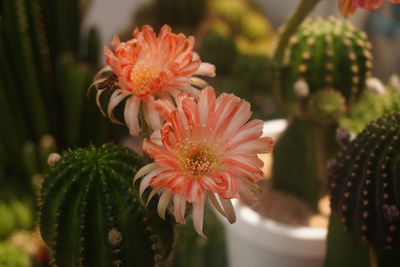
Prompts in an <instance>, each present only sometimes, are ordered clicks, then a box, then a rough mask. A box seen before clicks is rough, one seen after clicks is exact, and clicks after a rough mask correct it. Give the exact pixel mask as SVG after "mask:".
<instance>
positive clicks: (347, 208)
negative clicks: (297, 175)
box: [329, 113, 400, 248]
mask: <svg viewBox="0 0 400 267" xmlns="http://www.w3.org/2000/svg"><path fill="white" fill-rule="evenodd" d="M399 145H400V113H394V114H392V115H385V116H383V117H381V118H379V119H378V120H376V121H374V122H372V123H370V124H369V125H368V126H367V127H366V128H365V129H364V130H363V131H362V132H361V133H360V134H359V135H358V136H357V138H356V139H355V140H353V141H352V142H351V143H350V144H349V145H348V146H347V147H345V148H344V150H343V151H342V152H341V153H340V154H339V156H338V157H337V158H336V159H335V160H333V161H331V162H330V164H329V165H330V167H329V180H330V188H331V192H330V193H331V206H332V210H333V211H334V212H335V213H337V214H338V215H339V217H340V219H341V221H342V222H343V224H344V226H345V227H346V229H347V230H348V231H350V232H352V233H354V234H355V235H356V236H358V237H359V238H360V239H361V240H363V241H365V242H367V243H369V244H371V245H372V246H373V247H376V248H400V238H399V237H400V191H399V188H398V187H399V184H400V176H399V171H400V164H399V156H400V150H399Z"/></svg>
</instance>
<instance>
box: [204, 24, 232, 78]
mask: <svg viewBox="0 0 400 267" xmlns="http://www.w3.org/2000/svg"><path fill="white" fill-rule="evenodd" d="M199 52H200V55H201V58H202V60H203V61H206V62H212V64H214V65H215V67H216V69H217V71H218V73H221V74H224V73H225V74H226V73H228V72H229V71H230V69H231V68H232V66H234V62H235V60H236V57H237V55H238V51H237V47H236V45H235V43H234V41H233V39H232V36H231V29H230V27H229V25H228V24H227V23H226V22H225V21H223V20H218V19H217V20H215V21H213V22H212V23H211V25H210V27H209V28H208V30H207V32H206V33H205V35H204V36H203V39H202V42H201V47H200V51H199Z"/></svg>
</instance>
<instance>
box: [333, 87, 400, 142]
mask: <svg viewBox="0 0 400 267" xmlns="http://www.w3.org/2000/svg"><path fill="white" fill-rule="evenodd" d="M398 110H400V92H399V91H398V90H397V89H395V88H393V87H391V86H387V89H386V92H384V93H383V94H378V93H376V92H372V91H365V92H364V93H363V94H362V95H361V97H360V100H359V101H358V102H357V103H355V104H354V105H353V106H352V107H351V108H350V110H349V112H348V113H347V114H346V116H344V117H343V118H341V119H340V122H339V124H340V127H342V128H344V129H346V130H347V131H349V132H352V133H355V134H358V133H360V132H361V131H362V130H363V129H364V128H365V126H367V124H368V123H370V122H371V121H374V120H376V119H377V118H379V117H381V116H383V115H385V114H390V113H393V112H395V111H398Z"/></svg>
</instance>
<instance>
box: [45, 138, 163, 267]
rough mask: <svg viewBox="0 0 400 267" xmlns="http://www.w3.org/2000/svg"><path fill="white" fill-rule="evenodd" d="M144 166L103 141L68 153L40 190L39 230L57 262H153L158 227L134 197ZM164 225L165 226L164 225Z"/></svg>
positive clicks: (99, 263)
mask: <svg viewBox="0 0 400 267" xmlns="http://www.w3.org/2000/svg"><path fill="white" fill-rule="evenodd" d="M139 164H142V162H141V160H140V159H139V157H137V156H136V155H135V154H134V153H133V152H131V151H129V150H128V149H125V148H120V147H116V146H112V145H104V146H102V147H101V148H95V147H89V148H88V149H78V150H76V151H71V152H68V153H66V154H65V155H64V156H63V157H62V158H61V159H60V161H59V162H58V163H57V164H56V165H55V167H54V169H53V170H52V171H51V172H50V173H49V175H48V176H47V178H46V180H45V183H44V185H43V188H42V203H41V215H40V228H41V234H42V237H43V239H44V240H45V241H46V243H47V244H48V245H49V246H50V247H51V248H52V258H53V262H54V264H56V265H57V266H112V265H113V264H114V265H117V266H133V265H135V266H136V265H137V266H153V265H154V264H157V263H161V262H162V261H163V258H160V256H159V255H158V251H159V247H158V246H157V243H156V242H157V241H158V239H157V238H158V237H157V234H158V233H157V230H155V229H154V227H153V223H152V222H151V221H150V220H149V219H148V218H146V214H145V210H144V209H143V207H142V206H141V204H140V203H139V202H138V201H137V200H136V199H135V194H134V192H133V188H132V186H131V182H132V177H133V176H134V175H135V172H136V171H137V169H136V168H137V167H139ZM167 228H168V227H167Z"/></svg>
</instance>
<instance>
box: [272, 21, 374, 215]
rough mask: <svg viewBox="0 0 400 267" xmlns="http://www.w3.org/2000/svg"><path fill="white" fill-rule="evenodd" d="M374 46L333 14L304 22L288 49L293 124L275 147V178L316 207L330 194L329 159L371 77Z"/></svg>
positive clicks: (286, 89) (286, 97)
mask: <svg viewBox="0 0 400 267" xmlns="http://www.w3.org/2000/svg"><path fill="white" fill-rule="evenodd" d="M370 49H371V47H370V44H369V42H368V41H367V39H366V35H365V33H363V32H360V31H358V30H356V29H354V27H353V26H352V25H351V24H350V23H349V22H342V21H339V20H337V19H335V18H330V19H329V20H322V19H316V20H306V21H305V22H304V23H303V24H302V25H301V26H300V28H299V29H298V31H297V33H296V34H295V35H294V36H293V37H292V38H291V40H290V44H289V47H288V49H287V51H286V52H287V53H286V56H287V57H286V61H287V63H286V65H285V67H284V70H283V76H282V79H284V80H283V85H284V86H283V91H282V99H283V101H284V105H285V106H286V109H287V111H288V113H289V114H290V117H291V118H290V119H291V120H292V122H291V125H289V127H288V129H287V130H286V131H285V133H284V134H283V135H282V137H281V139H280V140H278V142H277V144H276V146H275V150H274V151H275V152H274V153H275V154H274V156H276V157H277V158H276V160H275V161H274V167H273V168H274V171H273V182H274V185H275V186H276V187H277V189H280V190H283V191H285V192H288V193H292V194H295V195H297V196H298V197H300V198H301V199H303V200H306V201H308V202H309V203H310V204H311V206H312V207H313V208H314V209H316V208H317V204H318V202H317V201H318V200H319V198H320V197H321V195H322V194H325V193H327V190H326V185H327V170H326V165H325V163H326V161H327V160H328V159H329V158H331V157H333V155H334V154H335V153H336V152H337V150H338V149H339V146H338V144H336V142H335V134H336V126H337V123H338V121H339V120H340V119H341V118H342V117H343V115H344V114H345V112H346V111H347V109H348V108H349V107H351V105H352V104H353V103H354V102H355V101H356V100H357V99H358V98H359V95H360V94H361V92H362V91H363V89H364V87H365V81H366V77H367V76H369V75H370V74H369V69H370V67H371V64H372V63H371V52H370ZM282 151H284V152H282ZM287 151H293V153H288V152H287ZM302 154H303V155H304V154H306V155H304V156H302ZM285 166H290V167H285ZM303 179H304V181H305V182H301V183H299V182H298V181H299V180H302V181H303Z"/></svg>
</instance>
